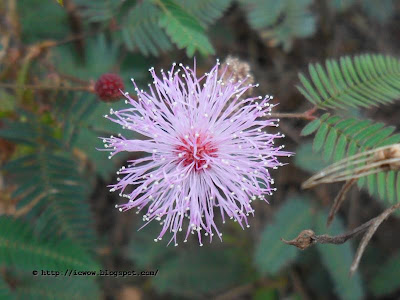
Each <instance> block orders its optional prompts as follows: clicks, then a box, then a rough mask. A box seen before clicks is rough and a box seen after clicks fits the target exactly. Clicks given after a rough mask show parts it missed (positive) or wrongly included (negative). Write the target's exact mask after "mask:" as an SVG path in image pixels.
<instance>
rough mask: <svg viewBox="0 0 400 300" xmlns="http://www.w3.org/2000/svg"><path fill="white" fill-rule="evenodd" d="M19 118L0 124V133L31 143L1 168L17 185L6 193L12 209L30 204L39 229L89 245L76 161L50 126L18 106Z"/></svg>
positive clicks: (84, 192) (86, 185)
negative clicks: (14, 203) (14, 205)
mask: <svg viewBox="0 0 400 300" xmlns="http://www.w3.org/2000/svg"><path fill="white" fill-rule="evenodd" d="M20 119H21V121H20V122H17V121H14V122H5V123H6V124H5V127H4V128H2V129H1V130H0V137H3V138H6V139H9V140H12V141H14V142H16V143H19V144H24V145H28V146H31V147H29V148H27V149H26V150H25V151H26V152H25V153H26V154H24V155H22V156H20V157H18V158H16V159H14V160H12V161H10V162H8V163H6V164H5V165H4V166H3V167H2V169H1V171H2V172H4V173H5V174H6V175H7V176H6V178H7V180H9V181H10V182H12V183H13V184H16V186H17V188H16V189H15V190H14V191H13V193H12V197H13V198H14V199H18V200H19V201H18V204H17V209H20V208H22V207H29V206H32V209H31V211H30V213H29V214H28V216H29V217H30V218H34V219H36V220H37V222H36V223H35V224H36V229H37V230H38V231H39V232H40V233H41V234H43V235H52V234H55V233H60V234H61V235H62V236H67V237H68V238H69V239H71V240H73V241H75V242H77V243H79V244H80V245H82V246H84V247H92V246H93V242H94V241H95V234H94V230H93V227H92V224H91V218H90V216H91V213H90V209H89V206H88V203H87V202H86V201H87V198H88V194H89V192H90V190H91V188H90V181H86V182H85V180H83V174H82V172H81V171H80V170H79V169H78V166H79V163H78V162H77V161H76V160H75V158H74V157H73V156H72V155H71V154H70V153H69V152H68V151H66V150H65V149H66V147H65V143H64V142H63V141H61V140H60V139H58V138H56V137H55V136H56V130H55V129H54V128H51V127H50V126H49V125H46V124H43V123H42V122H40V120H38V119H37V118H36V117H35V115H33V114H30V113H28V112H25V111H21V112H20ZM27 205H28V206H27Z"/></svg>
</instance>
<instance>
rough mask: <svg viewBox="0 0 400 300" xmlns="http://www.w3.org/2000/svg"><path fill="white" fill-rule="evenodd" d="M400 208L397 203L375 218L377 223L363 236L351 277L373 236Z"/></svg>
mask: <svg viewBox="0 0 400 300" xmlns="http://www.w3.org/2000/svg"><path fill="white" fill-rule="evenodd" d="M399 207H400V203H397V204H395V205H393V206H391V207H389V208H388V209H386V210H385V211H384V212H383V213H381V214H380V215H379V216H378V217H376V218H374V219H373V220H375V222H373V223H372V224H371V226H370V227H369V228H368V231H367V232H366V233H365V235H364V236H363V238H362V240H361V243H360V245H359V246H358V249H357V252H356V255H355V257H354V260H353V263H352V264H351V267H350V275H353V274H354V272H355V271H356V270H357V268H358V265H359V264H360V260H361V257H362V255H363V253H364V250H365V248H366V247H367V245H368V243H369V241H370V240H371V238H372V236H373V235H374V233H375V231H376V230H377V229H378V227H379V225H381V224H382V222H383V221H384V220H385V219H386V218H387V217H389V216H390V215H391V214H392V213H393V212H394V211H395V210H396V209H398V208H399Z"/></svg>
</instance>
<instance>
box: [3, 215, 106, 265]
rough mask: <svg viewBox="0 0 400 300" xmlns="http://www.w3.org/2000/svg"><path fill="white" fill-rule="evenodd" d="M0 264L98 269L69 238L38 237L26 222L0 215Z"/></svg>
mask: <svg viewBox="0 0 400 300" xmlns="http://www.w3.org/2000/svg"><path fill="white" fill-rule="evenodd" d="M0 228H1V233H0V264H4V265H6V266H10V267H17V268H19V269H23V270H27V271H31V272H32V270H42V269H44V270H62V271H65V270H66V269H76V270H98V269H99V268H100V267H99V265H98V264H97V263H96V262H95V261H94V260H93V259H92V258H91V257H90V255H89V254H88V253H87V252H86V251H85V250H84V249H83V248H81V247H79V246H77V245H76V244H74V243H72V242H71V241H70V240H60V239H59V238H58V237H57V239H54V238H52V239H48V240H47V241H46V242H44V241H43V240H40V239H38V238H37V237H36V236H35V235H34V233H33V231H32V229H31V228H30V226H28V225H27V224H25V223H23V222H21V221H19V220H16V219H12V218H9V217H4V216H2V217H0Z"/></svg>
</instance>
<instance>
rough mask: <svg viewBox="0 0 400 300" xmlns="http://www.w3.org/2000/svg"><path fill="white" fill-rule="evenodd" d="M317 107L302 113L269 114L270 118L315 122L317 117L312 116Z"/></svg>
mask: <svg viewBox="0 0 400 300" xmlns="http://www.w3.org/2000/svg"><path fill="white" fill-rule="evenodd" d="M316 110H317V107H313V108H312V109H309V110H307V111H305V112H303V113H271V115H270V117H272V118H292V119H304V120H309V121H311V120H315V119H316V118H317V117H316V116H314V113H315V112H316Z"/></svg>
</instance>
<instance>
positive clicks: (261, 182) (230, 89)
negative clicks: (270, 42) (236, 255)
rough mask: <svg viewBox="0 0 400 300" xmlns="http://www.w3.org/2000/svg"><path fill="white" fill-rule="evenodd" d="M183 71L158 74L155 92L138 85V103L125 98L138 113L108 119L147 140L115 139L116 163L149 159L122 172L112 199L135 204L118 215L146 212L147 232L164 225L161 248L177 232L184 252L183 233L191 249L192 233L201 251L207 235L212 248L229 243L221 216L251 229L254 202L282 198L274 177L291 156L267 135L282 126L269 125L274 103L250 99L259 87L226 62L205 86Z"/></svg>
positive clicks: (111, 144)
mask: <svg viewBox="0 0 400 300" xmlns="http://www.w3.org/2000/svg"><path fill="white" fill-rule="evenodd" d="M179 66H180V68H176V64H175V63H174V64H173V66H172V68H171V70H170V71H168V72H167V73H164V72H163V70H161V78H159V77H158V76H157V75H156V73H155V71H154V69H153V68H151V69H150V73H151V75H152V77H153V84H152V85H149V91H148V92H145V91H143V90H140V89H139V88H138V87H137V86H136V84H135V82H134V81H133V84H134V86H135V91H136V93H137V99H134V98H133V97H131V96H130V95H129V94H128V93H126V94H125V96H126V98H127V100H126V103H127V104H130V106H131V107H129V108H126V109H123V110H120V111H113V110H111V112H110V115H109V116H106V117H107V118H109V119H110V120H112V121H113V122H116V123H118V124H120V125H121V126H122V127H123V128H124V129H127V130H132V131H134V132H136V133H139V134H141V135H143V138H142V139H126V138H125V137H124V136H122V135H119V136H117V137H114V136H111V137H110V138H104V143H105V147H106V149H108V150H109V151H111V155H110V158H111V157H112V156H114V155H115V154H117V153H119V152H122V151H129V152H143V153H146V154H147V155H145V156H144V157H142V158H140V159H136V160H133V161H130V162H129V164H128V165H127V166H124V167H122V168H121V169H120V170H119V171H118V174H119V175H120V176H121V178H118V183H116V184H114V185H113V186H112V188H111V191H120V195H122V196H124V197H126V198H128V199H129V201H128V202H127V203H124V204H121V205H117V206H116V207H117V208H119V209H120V211H126V210H129V209H132V208H135V207H136V208H137V209H138V210H139V211H141V210H146V213H145V214H144V216H143V220H144V221H145V222H146V224H147V223H148V222H150V221H152V220H154V219H155V220H157V221H159V222H160V224H161V225H162V229H161V232H160V234H159V236H158V237H157V238H156V239H155V241H157V240H161V239H162V237H163V236H164V234H165V233H166V232H167V231H170V232H172V238H171V241H172V240H173V241H174V243H175V245H177V233H178V232H180V231H184V232H183V234H184V236H185V238H184V241H185V242H186V241H187V238H188V236H189V234H190V233H192V234H196V235H197V237H198V239H199V242H200V245H202V238H203V235H204V236H208V237H209V238H210V241H211V240H212V237H213V236H214V233H216V234H217V235H218V236H219V237H220V238H221V236H222V233H220V231H219V230H218V228H217V226H216V224H215V221H214V220H215V214H216V213H217V212H218V211H219V212H220V214H221V216H222V220H223V222H225V219H226V218H227V217H228V218H230V219H233V220H234V221H237V222H238V223H239V224H240V226H242V227H243V228H244V227H246V226H247V227H249V225H248V221H247V216H249V215H250V214H253V213H254V209H253V208H252V206H251V202H252V201H253V200H255V199H257V198H258V199H260V200H265V201H266V199H265V195H271V193H272V192H273V191H274V190H275V189H274V188H273V187H272V185H273V183H274V180H273V179H272V178H271V176H270V173H269V169H271V168H272V169H276V168H277V167H278V166H281V165H282V164H281V163H280V162H279V161H278V159H277V157H279V156H290V153H288V152H284V151H282V148H283V146H279V147H275V146H274V141H275V139H277V138H281V137H283V135H282V134H279V133H278V134H273V133H268V132H266V131H265V130H266V129H267V128H268V127H270V126H273V127H277V126H278V121H279V120H272V119H267V118H268V114H269V113H270V111H271V109H272V107H273V105H271V104H269V103H268V101H269V100H270V99H272V97H271V96H268V95H266V96H265V97H253V98H245V97H243V95H244V94H245V93H246V91H247V90H248V89H251V88H254V87H257V86H258V85H253V84H247V83H246V79H245V80H241V81H235V80H234V74H229V73H228V72H227V70H228V68H227V67H225V68H223V70H222V71H221V70H219V68H220V64H219V62H218V63H217V65H216V66H215V67H214V68H213V69H212V70H211V71H210V72H209V73H206V74H205V75H204V76H202V77H201V78H197V77H196V67H194V70H191V69H190V68H189V67H184V66H183V65H182V64H180V65H179Z"/></svg>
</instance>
